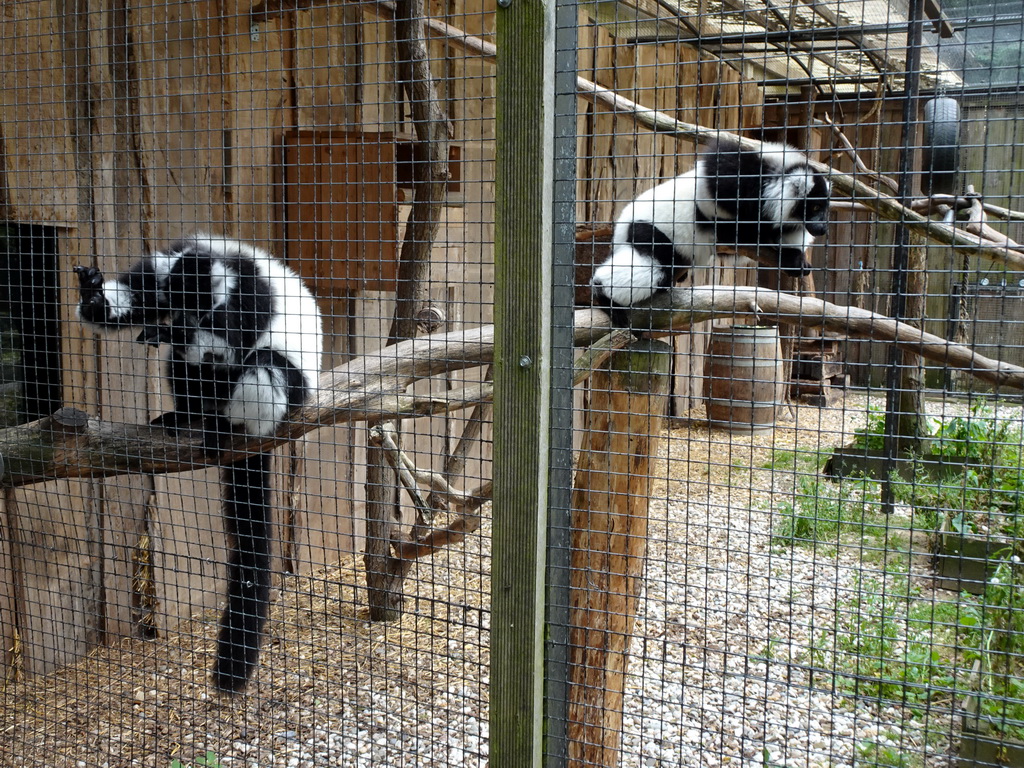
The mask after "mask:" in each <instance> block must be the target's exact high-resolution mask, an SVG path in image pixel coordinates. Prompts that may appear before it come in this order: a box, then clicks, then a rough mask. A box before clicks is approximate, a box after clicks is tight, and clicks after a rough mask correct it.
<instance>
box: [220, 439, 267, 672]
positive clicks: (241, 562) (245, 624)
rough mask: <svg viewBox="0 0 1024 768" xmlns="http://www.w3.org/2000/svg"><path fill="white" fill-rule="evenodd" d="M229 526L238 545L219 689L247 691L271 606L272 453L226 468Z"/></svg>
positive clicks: (232, 568)
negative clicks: (245, 689)
mask: <svg viewBox="0 0 1024 768" xmlns="http://www.w3.org/2000/svg"><path fill="white" fill-rule="evenodd" d="M223 482H224V526H225V529H226V531H227V534H228V536H229V537H230V539H231V541H232V543H233V547H234V549H233V551H232V553H231V561H230V563H229V564H228V602H227V606H226V607H225V609H224V615H223V616H222V617H221V622H220V639H219V641H218V647H217V662H216V665H215V666H214V669H213V681H214V684H215V685H216V686H217V687H218V688H220V689H221V690H223V691H230V692H236V691H240V690H242V689H243V688H245V685H246V683H248V682H249V678H250V676H251V675H252V672H253V670H254V669H255V668H256V664H257V661H258V660H259V653H260V639H261V635H262V632H263V626H264V624H266V621H267V612H268V608H269V602H270V526H271V521H270V454H266V453H258V454H253V455H251V456H247V457H246V458H244V459H241V460H240V461H238V462H236V463H234V464H231V465H228V466H226V467H224V470H223Z"/></svg>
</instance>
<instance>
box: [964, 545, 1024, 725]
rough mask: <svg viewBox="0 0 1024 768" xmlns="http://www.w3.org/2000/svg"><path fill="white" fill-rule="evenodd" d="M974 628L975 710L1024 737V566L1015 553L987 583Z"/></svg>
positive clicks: (993, 723)
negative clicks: (978, 662)
mask: <svg viewBox="0 0 1024 768" xmlns="http://www.w3.org/2000/svg"><path fill="white" fill-rule="evenodd" d="M1004 554H1009V550H1006V552H1005V553H1004ZM975 628H976V631H977V632H979V633H980V636H981V638H980V639H981V642H980V647H979V649H978V651H979V656H980V657H981V658H982V664H983V666H982V672H983V674H982V677H981V680H980V686H979V702H978V712H979V714H980V715H982V716H983V717H985V719H986V720H987V721H988V722H989V723H990V724H991V725H992V726H993V727H995V728H996V729H998V730H1000V731H1002V732H1003V733H1005V734H1006V735H1008V736H1011V737H1013V738H1015V739H1018V740H1024V569H1022V566H1021V559H1020V557H1018V556H1017V555H1010V556H1009V557H1007V558H1005V559H1003V560H1002V562H1000V564H999V566H998V568H996V572H995V575H993V576H992V578H991V579H990V580H989V582H988V583H987V584H986V585H985V594H984V595H983V598H982V601H981V605H980V606H979V615H978V616H977V622H976V624H975Z"/></svg>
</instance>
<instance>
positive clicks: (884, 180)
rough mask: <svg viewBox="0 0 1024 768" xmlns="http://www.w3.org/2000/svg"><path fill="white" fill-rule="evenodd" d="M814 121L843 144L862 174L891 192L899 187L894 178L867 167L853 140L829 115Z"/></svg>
mask: <svg viewBox="0 0 1024 768" xmlns="http://www.w3.org/2000/svg"><path fill="white" fill-rule="evenodd" d="M814 123H815V125H821V126H824V127H826V128H828V129H829V130H830V131H831V132H832V135H833V136H834V137H835V138H836V139H838V140H839V143H840V144H842V145H843V148H844V151H845V152H846V154H847V155H848V156H849V158H850V159H851V160H853V164H854V165H856V166H857V169H858V170H859V171H860V172H861V173H862V174H864V175H865V176H870V177H871V178H872V179H874V180H875V181H877V182H878V183H879V184H884V185H885V186H887V187H888V188H889V189H890V190H892V191H893V192H896V191H897V190H898V189H899V185H898V184H897V183H896V179H894V178H892V177H891V176H886V175H884V174H881V173H879V172H878V171H874V170H872V169H871V168H868V166H867V163H865V162H864V161H863V160H862V159H861V156H860V154H859V153H858V152H857V150H856V148H854V146H853V142H851V141H850V140H849V139H848V138H847V137H846V134H845V133H843V131H842V129H840V127H839V126H838V125H836V124H835V123H834V122H833V121H832V118H831V117H829V116H828V115H826V116H825V117H823V118H821V119H816V120H815V121H814Z"/></svg>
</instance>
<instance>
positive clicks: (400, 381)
mask: <svg viewBox="0 0 1024 768" xmlns="http://www.w3.org/2000/svg"><path fill="white" fill-rule="evenodd" d="M733 314H749V315H756V316H759V317H760V319H761V320H762V321H772V322H785V323H789V324H792V325H800V326H803V327H807V328H818V327H825V328H828V329H830V330H835V331H842V332H845V333H847V334H848V335H850V336H853V337H859V338H868V339H874V340H876V341H885V342H895V343H897V344H899V345H901V346H902V347H904V348H906V349H909V350H910V351H912V352H915V353H917V354H919V355H921V356H922V357H924V358H927V359H929V360H931V361H933V362H938V363H941V364H943V365H947V366H949V367H951V368H958V369H962V370H965V371H968V372H969V373H971V374H972V375H974V376H975V377H977V378H979V379H981V380H983V381H987V382H989V383H991V384H995V385H996V386H1006V387H1014V388H1016V389H1024V368H1020V367H1018V366H1015V365H1010V364H1009V363H1001V362H999V361H998V360H993V359H991V358H988V357H984V356H983V355H979V354H977V353H975V352H972V351H971V350H970V349H969V348H968V347H965V346H962V345H959V344H953V343H952V342H949V341H947V340H946V339H943V338H942V337H940V336H935V335H933V334H930V333H924V332H922V331H919V330H918V329H916V328H914V327H912V326H909V325H906V324H905V323H898V322H896V321H895V320H892V319H890V318H887V317H884V316H883V315H878V314H875V313H873V312H869V311H867V310H863V309H857V308H855V307H844V306H839V305H836V304H830V303H829V302H825V301H820V300H818V299H812V298H808V297H797V296H792V295H789V294H785V293H777V292H775V291H768V290H763V289H757V288H725V287H705V286H697V287H695V288H677V289H676V290H675V291H672V292H670V293H666V294H663V295H662V296H660V297H658V299H657V301H656V302H654V303H653V305H652V306H651V307H646V308H637V309H635V310H634V311H633V313H632V318H633V325H634V331H637V330H639V329H645V330H649V331H652V332H654V333H659V334H664V333H682V332H686V331H687V330H689V328H690V326H692V325H693V324H696V323H700V322H703V321H704V320H710V319H712V318H714V317H720V316H723V315H733ZM611 330H612V329H611V328H610V323H609V320H608V316H607V315H606V314H605V313H604V312H601V311H600V310H597V309H580V310H577V312H576V316H575V338H576V343H577V344H580V345H589V344H592V343H594V342H595V341H597V340H598V339H601V338H602V337H605V336H608V335H609V331H611ZM628 338H629V335H628V332H627V331H624V330H618V331H616V332H615V333H613V334H612V337H611V339H609V340H608V341H606V342H603V343H604V344H606V345H607V346H608V349H609V350H610V349H615V348H619V347H620V346H621V345H622V344H623V343H624V342H625V340H627V339H628ZM605 352H606V351H600V352H594V353H593V354H595V355H603V354H605ZM493 354H494V327H493V326H483V327H481V328H473V329H470V330H467V331H458V332H453V333H444V334H437V335H433V336H424V337H422V338H419V339H411V340H408V341H404V342H402V343H400V344H396V345H394V346H391V347H386V348H385V349H382V350H378V351H375V352H372V353H369V354H367V355H365V356H363V357H357V358H353V359H352V360H350V361H348V362H346V363H344V364H343V365H340V366H338V367H337V368H335V369H334V370H331V371H327V372H326V373H324V374H323V375H322V376H321V377H320V390H319V392H318V393H317V396H316V397H315V399H314V401H313V402H312V403H310V404H309V405H308V406H306V407H305V408H302V409H300V410H298V411H295V412H294V413H293V414H291V415H290V418H289V420H288V422H287V423H286V424H285V425H283V426H282V428H281V430H280V431H279V432H278V434H277V435H275V436H274V437H269V438H252V439H249V440H246V439H245V438H244V436H239V437H238V438H237V439H236V440H235V441H234V442H233V443H232V444H231V445H230V446H229V447H228V449H227V450H226V451H225V452H224V453H223V455H222V456H221V457H220V458H219V459H216V460H215V459H212V458H210V457H208V456H206V455H205V454H204V453H203V450H202V444H201V437H202V436H201V435H200V434H199V433H198V432H189V431H184V432H182V433H180V434H178V435H173V436H172V435H169V434H168V433H167V432H165V431H164V430H162V429H158V428H155V427H150V426H148V425H140V424H118V423H111V422H106V421H101V420H100V419H96V418H93V417H90V416H88V415H86V414H84V413H82V412H81V411H76V410H74V409H62V410H61V411H58V412H57V413H56V414H54V415H53V416H50V417H47V418H45V419H41V420H40V421H35V422H32V423H30V424H24V425H21V426H18V427H11V428H9V429H4V430H0V455H2V456H3V461H4V475H3V478H2V485H4V486H8V487H10V486H18V485H26V484H29V483H36V482H40V481H43V480H50V479H54V478H61V477H110V476H113V475H119V474H125V473H139V472H148V473H161V472H180V471H183V470H188V469H196V468H198V467H203V466H210V465H213V464H217V463H222V462H225V461H232V460H234V459H237V458H240V457H241V456H243V455H245V454H246V453H247V452H251V451H265V450H270V449H272V448H274V447H275V446H277V445H281V444H283V443H285V442H287V441H288V440H294V439H295V438H298V437H301V436H302V435H304V434H306V433H308V432H311V431H313V430H314V429H317V428H318V427H325V426H331V425H334V424H342V423H355V422H367V423H378V422H381V421H385V420H389V419H401V418H403V417H405V416H412V415H416V416H421V415H427V414H431V413H442V412H445V411H454V410H458V409H461V408H467V407H470V406H473V405H476V404H478V403H483V402H488V401H490V399H491V397H492V395H493V388H492V385H490V384H489V383H484V384H478V385H473V386H468V387H465V388H464V389H461V390H455V391H452V392H450V393H447V394H445V395H444V396H436V397H422V396H420V397H416V396H412V395H408V394H406V393H405V390H406V388H407V387H408V386H409V385H410V384H412V383H413V382H415V381H418V380H420V379H424V378H428V377H430V376H435V375H437V374H439V373H444V372H446V371H457V370H464V369H466V368H474V367H477V366H481V365H487V364H488V363H490V362H492V360H493ZM583 377H585V375H584V374H582V373H580V372H579V371H578V372H577V378H583Z"/></svg>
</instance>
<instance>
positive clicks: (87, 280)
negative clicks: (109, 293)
mask: <svg viewBox="0 0 1024 768" xmlns="http://www.w3.org/2000/svg"><path fill="white" fill-rule="evenodd" d="M74 269H75V274H76V275H78V287H79V288H80V289H81V290H83V291H86V290H93V291H97V290H100V289H101V288H102V287H103V273H102V272H100V271H99V270H98V269H96V267H83V266H77V267H75V268H74Z"/></svg>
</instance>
